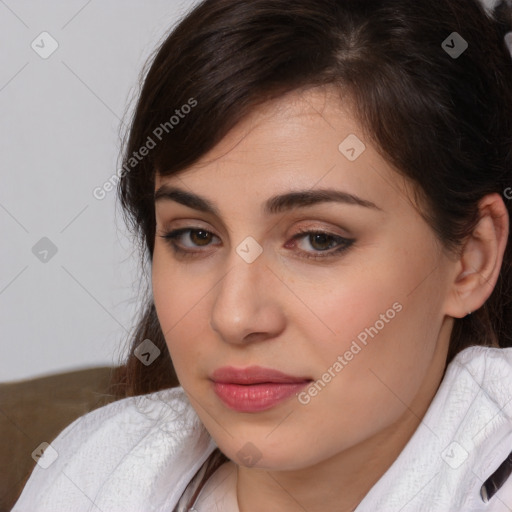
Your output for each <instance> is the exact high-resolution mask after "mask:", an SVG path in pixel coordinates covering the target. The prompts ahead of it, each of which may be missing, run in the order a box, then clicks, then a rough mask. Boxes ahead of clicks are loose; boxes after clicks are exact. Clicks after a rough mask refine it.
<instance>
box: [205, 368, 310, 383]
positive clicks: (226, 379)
mask: <svg viewBox="0 0 512 512" xmlns="http://www.w3.org/2000/svg"><path fill="white" fill-rule="evenodd" d="M211 379H212V380H213V381H215V382H223V383H229V384H261V383H264V382H276V383H279V382H283V383H286V382H305V381H310V380H311V379H310V378H308V377H294V376H292V375H287V374H286V373H283V372H280V371H278V370H273V369H272V368H264V367H262V366H249V367H247V368H235V367H233V366H223V367H222V368H218V369H217V370H215V371H214V372H213V373H212V375H211Z"/></svg>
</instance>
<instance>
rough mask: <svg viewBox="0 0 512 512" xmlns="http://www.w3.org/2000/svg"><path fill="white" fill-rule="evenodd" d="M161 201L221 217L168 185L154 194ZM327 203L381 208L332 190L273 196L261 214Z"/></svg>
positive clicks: (208, 205) (213, 208) (206, 204)
mask: <svg viewBox="0 0 512 512" xmlns="http://www.w3.org/2000/svg"><path fill="white" fill-rule="evenodd" d="M163 200H167V201H176V202H177V203H180V204H183V205H185V206H188V207H189V208H193V209H194V210H200V211H202V212H206V213H211V214H213V215H216V216H217V217H220V216H221V215H220V212H219V210H218V208H217V207H216V206H215V205H214V204H213V203H211V202H210V201H209V200H208V199H206V198H204V197H201V196H198V195H196V194H193V193H191V192H187V191H185V190H182V189H179V188H176V187H172V186H170V185H162V186H161V187H160V188H159V189H158V190H157V191H156V193H155V203H156V202H159V201H163ZM327 202H336V203H344V204H350V205H357V206H363V207H365V208H374V209H376V210H381V208H379V207H378V206H377V205H376V204H374V203H372V202H371V201H367V200H366V199H361V198H360V197H358V196H356V195H353V194H349V193H348V192H342V191H341V190H334V189H315V190H299V191H296V192H289V193H287V194H283V195H277V196H273V197H271V198H270V199H268V200H267V201H266V202H265V204H264V205H263V213H265V214H267V215H272V214H276V213H280V212H284V211H288V210H292V209H294V208H301V207H305V206H312V205H315V204H319V203H327Z"/></svg>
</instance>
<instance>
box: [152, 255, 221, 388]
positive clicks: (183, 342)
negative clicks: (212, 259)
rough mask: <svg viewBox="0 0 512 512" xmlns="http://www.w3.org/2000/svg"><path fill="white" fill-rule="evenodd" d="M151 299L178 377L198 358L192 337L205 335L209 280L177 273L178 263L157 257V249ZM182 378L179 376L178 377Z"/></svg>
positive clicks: (195, 344)
mask: <svg viewBox="0 0 512 512" xmlns="http://www.w3.org/2000/svg"><path fill="white" fill-rule="evenodd" d="M152 287H153V300H154V304H155V309H156V313H157V317H158V321H159V323H160V326H161V328H162V332H163V334H164V337H165V340H166V344H167V347H168V348H169V353H170V354H171V358H172V360H173V363H174V366H175V369H176V372H177V374H178V377H180V373H183V372H182V371H181V370H182V368H183V367H186V368H188V370H187V371H188V372H191V371H193V369H194V365H193V364H192V365H191V364H190V362H191V361H195V360H198V357H197V356H198V355H199V346H198V343H197V342H196V341H195V340H201V339H203V338H204V336H205V333H204V330H205V329H204V328H205V325H206V326H208V319H209V316H208V315H209V314H210V310H209V309H208V301H209V297H208V293H209V292H211V291H212V290H211V287H212V285H211V284H208V282H207V281H206V280H205V279H200V278H198V279H193V278H191V277H190V274H188V273H187V274H185V273H183V272H182V273H180V272H178V271H177V266H176V265H174V266H173V264H172V261H170V258H167V261H166V260H165V258H164V257H159V255H158V254H157V250H156V249H155V254H154V257H153V266H152ZM180 380H181V379H180Z"/></svg>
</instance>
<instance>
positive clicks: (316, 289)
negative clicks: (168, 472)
mask: <svg viewBox="0 0 512 512" xmlns="http://www.w3.org/2000/svg"><path fill="white" fill-rule="evenodd" d="M354 135H355V136H357V138H358V139H359V141H358V140H357V139H356V138H355V137H354ZM361 142H362V143H364V146H365V148H364V147H363V146H362V145H361ZM162 185H167V186H168V187H173V188H175V189H180V190H181V191H183V192H184V193H186V194H190V195H194V196H199V197H200V198H202V200H203V201H208V203H209V204H210V205H211V206H213V208H214V211H204V209H203V208H202V207H201V205H200V204H199V203H198V202H196V203H195V204H192V203H189V205H188V206H186V205H185V204H182V203H183V202H184V201H183V199H182V198H183V196H181V197H182V198H181V199H180V198H179V197H178V196H176V195H174V196H173V197H174V199H171V197H170V196H169V195H168V196H167V198H166V197H165V194H160V195H162V197H161V198H160V199H158V200H157V201H156V203H155V208H156V219H157V226H156V234H157V237H156V242H155V248H154V259H153V267H152V284H153V294H154V301H155V305H156V310H157V314H158V318H159V321H160V324H161V327H162V330H163V332H164V335H165V339H166V342H167V345H168V348H169V352H170V354H171V357H172V360H173V362H174V366H175V369H176V372H177V375H178V378H179V380H180V383H181V384H182V386H183V388H184V390H185V392H186V393H187V396H188V397H189V399H190V401H191V403H192V405H193V406H194V409H195V410H196V412H197V414H198V415H199V417H200V418H201V420H202V422H203V423H204V425H205V426H206V428H207V429H208V431H209V432H210V434H211V435H212V436H213V438H214V439H215V441H216V443H217V444H218V446H219V447H220V448H221V450H222V451H223V452H224V453H225V454H226V455H227V456H228V457H229V458H230V459H232V460H234V461H235V462H237V463H238V464H241V465H249V466H255V467H259V468H266V469H270V468H273V469H290V470H292V469H301V468H306V467H309V466H312V465H313V464H316V463H319V462H321V461H324V460H327V459H328V458H330V457H332V456H335V455H336V454H340V453H342V452H345V453H349V452H350V450H351V449H353V448H355V447H357V446H359V447H364V446H368V447H369V446H370V445H371V442H372V440H373V441H375V440H377V439H382V438H383V437H385V439H386V440H387V441H389V440H390V439H393V438H394V437H396V438H399V437H400V432H402V433H403V432H404V431H407V430H408V431H409V432H411V429H414V428H415V427H416V426H417V421H418V417H421V416H422V415H423V413H424V412H425V410H426V408H427V406H428V404H429V402H430V400H431V399H432V397H433V395H434V394H435V391H436V389H437V386H438V384H439V382H440V380H441V377H442V373H443V371H444V366H445V360H446V353H447V347H448V340H449V334H450V330H451V327H452V323H453V320H452V319H451V318H449V317H447V316H446V315H445V313H444V311H445V309H446V302H447V300H448V299H447V297H448V289H449V284H450V283H449V275H450V273H449V269H450V268H451V267H450V265H453V261H452V259H450V258H449V257H448V256H447V255H446V254H445V253H444V252H443V251H442V250H441V249H440V246H439V244H438V243H437V241H436V238H435V237H434V234H433V232H432V230H431V229H430V228H429V227H428V225H427V224H426V223H425V221H424V220H423V219H422V217H421V216H420V215H419V213H418V210H417V208H416V207H415V206H414V203H413V201H412V200H411V199H410V197H412V196H411V192H410V189H409V188H407V189H406V182H405V180H404V178H402V177H400V175H399V174H398V173H397V172H396V171H394V170H393V168H392V167H391V166H390V165H389V164H388V163H387V162H386V161H385V160H384V159H383V158H382V157H381V156H380V155H379V153H377V151H376V150H375V148H374V146H372V144H371V142H370V141H369V140H367V139H366V138H365V137H364V135H363V131H362V129H361V127H360V126H359V124H358V123H357V122H355V121H354V118H353V116H352V115H351V111H350V109H349V106H348V104H345V103H343V102H341V101H340V100H339V98H338V97H336V96H335V95H334V93H333V91H329V90H328V89H316V90H309V91H307V92H303V93H302V94H301V93H298V92H294V93H293V94H290V95H287V96H285V97H282V98H280V99H279V100H276V101H274V102H272V103H268V104H266V106H265V108H260V109H258V110H256V111H254V113H253V114H252V115H251V116H249V117H248V118H246V119H245V120H244V121H243V122H242V123H241V124H239V125H238V126H237V127H235V129H233V130H232V131H231V132H230V133H229V134H228V136H226V137H225V138H224V139H223V140H222V141H221V143H220V144H218V145H217V146H216V147H215V148H214V149H213V150H212V151H211V152H210V153H209V154H207V155H206V157H205V158H203V159H202V160H201V161H200V162H199V163H197V164H196V165H194V166H193V167H190V168H188V169H187V170H186V171H184V172H181V173H179V174H178V175H175V176H172V177H167V178H163V179H160V177H158V178H157V183H156V187H155V190H159V189H160V187H162ZM299 191H300V192H303V193H304V194H305V195H304V198H307V197H308V195H310V194H311V195H313V199H311V200H310V201H309V202H308V201H301V202H295V201H292V200H291V199H289V200H286V201H285V200H283V201H280V200H278V199H277V198H278V197H280V196H286V195H288V194H291V193H297V192H299ZM320 191H330V192H329V194H332V193H334V192H336V193H338V194H339V196H338V200H325V199H326V198H327V197H328V195H327V193H326V194H325V195H324V200H322V201H319V200H318V199H319V198H320V199H321V198H322V196H318V193H319V192H320ZM167 192H169V190H168V191H167ZM341 194H351V195H352V196H357V198H359V199H357V200H349V199H347V197H350V196H342V195H341ZM329 197H330V196H329ZM315 198H316V199H315ZM344 198H345V199H344ZM292 199H293V198H292ZM180 201H181V202H180ZM269 201H271V202H270V203H269ZM269 204H270V206H272V208H269V207H268V206H269ZM269 210H270V211H269ZM178 229H180V230H181V229H185V230H186V229H191V230H195V231H184V232H183V233H181V234H177V235H176V236H175V237H174V238H173V239H168V240H166V239H164V238H162V236H163V235H165V234H166V233H168V232H171V231H173V230H178ZM304 232H306V233H308V232H313V234H304ZM318 232H321V233H324V234H323V235H322V234H318ZM315 233H316V234H315ZM171 242H174V243H175V244H176V245H177V247H178V249H179V251H178V252H175V250H174V249H173V246H172V245H171ZM182 251H183V252H182ZM250 366H259V367H264V368H267V369H273V370H278V371H279V372H283V373H284V374H287V375H289V376H292V377H294V378H295V383H294V384H290V383H287V384H283V383H281V384H276V383H275V380H277V379H273V378H271V377H268V378H267V377H263V378H260V379H256V381H259V382H261V381H264V380H266V381H267V382H269V381H273V383H272V384H269V383H267V384H261V383H260V384H253V385H244V384H240V383H239V384H233V382H234V379H233V378H229V376H228V377H224V378H219V379H217V380H218V381H219V380H220V381H222V382H224V384H220V383H218V384H215V383H214V381H213V380H212V378H213V377H214V372H215V371H216V370H218V369H220V368H222V367H234V368H237V369H242V370H243V369H246V368H247V367H250ZM306 381H309V384H308V382H306ZM226 382H231V384H226ZM283 396H284V398H283Z"/></svg>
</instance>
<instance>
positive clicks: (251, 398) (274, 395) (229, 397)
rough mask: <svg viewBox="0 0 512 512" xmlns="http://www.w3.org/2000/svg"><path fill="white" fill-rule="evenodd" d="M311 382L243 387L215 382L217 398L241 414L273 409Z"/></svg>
mask: <svg viewBox="0 0 512 512" xmlns="http://www.w3.org/2000/svg"><path fill="white" fill-rule="evenodd" d="M308 384H309V381H305V382H290V383H277V382H276V383H272V382H266V383H263V384H253V385H242V384H228V383H224V382H214V383H213V389H214V390H215V393H217V396H218V397H219V398H220V399H221V400H222V401H223V402H224V403H225V404H226V405H227V406H228V407H230V408H231V409H234V410H235V411H239V412H259V411H265V410H266V409H271V408H272V407H274V406H276V405H277V404H278V403H280V402H282V401H283V400H286V399H287V398H288V397H290V396H291V395H294V394H296V393H298V392H299V391H300V390H301V389H302V388H303V387H304V386H307V385H308Z"/></svg>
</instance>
